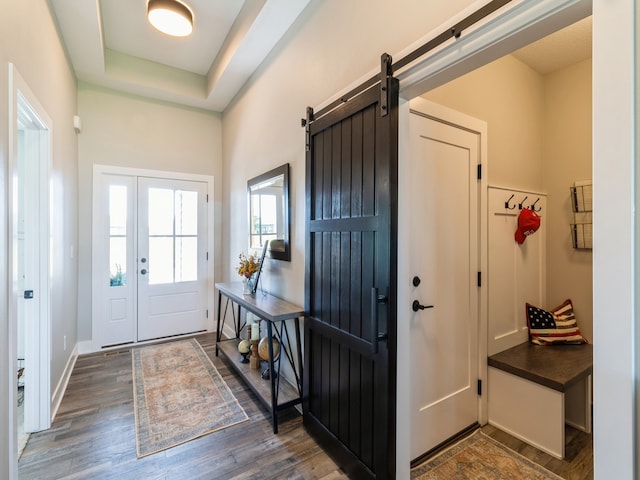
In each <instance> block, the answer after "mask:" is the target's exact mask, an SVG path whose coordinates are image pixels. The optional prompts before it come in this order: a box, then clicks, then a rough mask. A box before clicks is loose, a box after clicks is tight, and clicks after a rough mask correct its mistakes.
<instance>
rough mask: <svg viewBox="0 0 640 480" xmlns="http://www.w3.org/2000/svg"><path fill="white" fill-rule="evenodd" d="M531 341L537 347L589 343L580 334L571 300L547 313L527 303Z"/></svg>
mask: <svg viewBox="0 0 640 480" xmlns="http://www.w3.org/2000/svg"><path fill="white" fill-rule="evenodd" d="M527 326H528V327H529V340H531V343H535V344H536V345H558V344H581V343H589V342H587V340H586V339H585V338H584V337H583V336H582V335H581V334H580V329H579V328H578V323H577V322H576V317H575V315H574V314H573V304H572V303H571V300H565V301H564V302H563V303H562V305H559V306H557V307H556V308H554V309H552V310H551V311H549V312H547V311H546V310H543V309H541V308H538V307H536V306H533V305H530V304H528V303H527Z"/></svg>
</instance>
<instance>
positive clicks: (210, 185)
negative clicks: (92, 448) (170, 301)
mask: <svg viewBox="0 0 640 480" xmlns="http://www.w3.org/2000/svg"><path fill="white" fill-rule="evenodd" d="M105 174H107V175H123V176H130V177H147V178H165V179H172V180H186V181H192V182H202V183H205V184H206V185H207V196H208V201H207V207H206V209H207V210H206V217H207V240H206V245H207V251H208V252H209V261H208V263H207V310H208V312H209V317H208V319H207V331H208V332H212V331H214V330H215V323H214V318H215V315H216V311H215V302H214V295H213V292H214V289H215V279H214V257H215V245H214V239H215V236H214V213H215V208H214V203H215V202H214V198H215V197H214V177H213V176H212V175H202V174H196V173H184V172H170V171H163V170H149V169H141V168H129V167H118V166H112V165H99V164H95V165H94V166H93V198H94V200H93V205H92V232H96V231H99V229H98V228H97V227H98V226H97V224H96V222H97V221H98V215H97V206H96V203H97V202H96V201H95V198H96V195H97V194H98V192H99V191H100V181H99V180H100V177H101V176H102V175H105ZM97 241H98V239H97V237H96V236H95V235H92V240H91V252H92V254H91V258H92V260H91V261H92V272H95V271H96V269H97V268H98V267H97V263H96V262H97V259H96V257H95V255H94V254H93V252H95V251H96V249H97ZM92 282H93V279H92ZM97 295H98V293H97V291H96V289H95V288H92V294H91V299H92V301H91V311H92V315H91V316H92V321H91V326H92V339H91V341H90V342H91V347H90V348H89V349H88V352H97V351H101V350H105V349H103V348H102V346H101V345H100V344H99V336H98V335H96V332H99V331H100V330H99V329H100V325H99V322H98V319H99V317H100V316H99V315H98V308H99V304H100V301H99V298H98V297H97ZM143 343H144V342H139V343H134V344H132V345H141V344H143ZM128 346H130V345H129V344H128ZM81 348H82V352H83V353H87V352H85V350H87V348H88V346H87V342H82V346H81ZM114 348H118V347H114ZM119 348H124V347H123V346H120V347H119Z"/></svg>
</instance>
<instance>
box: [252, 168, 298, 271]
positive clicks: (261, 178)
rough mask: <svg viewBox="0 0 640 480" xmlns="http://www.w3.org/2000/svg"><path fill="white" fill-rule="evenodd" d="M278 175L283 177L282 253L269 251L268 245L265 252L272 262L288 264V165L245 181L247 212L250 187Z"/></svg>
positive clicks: (289, 228)
mask: <svg viewBox="0 0 640 480" xmlns="http://www.w3.org/2000/svg"><path fill="white" fill-rule="evenodd" d="M278 175H283V181H282V185H283V192H282V193H283V195H282V196H283V203H284V205H283V208H284V211H283V212H282V213H283V216H282V218H283V222H284V230H283V233H284V239H283V240H284V251H279V250H272V249H271V245H269V248H268V249H267V251H268V252H269V257H270V258H272V259H274V260H283V261H286V262H290V261H291V244H290V242H291V240H290V239H291V221H290V218H291V215H290V213H291V204H290V201H289V164H288V163H285V164H284V165H281V166H279V167H277V168H274V169H273V170H269V171H268V172H266V173H263V174H262V175H258V176H257V177H254V178H252V179H250V180H248V181H247V201H248V204H247V206H248V212H251V187H252V186H253V185H258V184H260V183H263V182H265V181H267V180H268V179H270V178H273V177H277V176H278ZM249 235H251V215H250V214H249ZM269 243H270V242H269Z"/></svg>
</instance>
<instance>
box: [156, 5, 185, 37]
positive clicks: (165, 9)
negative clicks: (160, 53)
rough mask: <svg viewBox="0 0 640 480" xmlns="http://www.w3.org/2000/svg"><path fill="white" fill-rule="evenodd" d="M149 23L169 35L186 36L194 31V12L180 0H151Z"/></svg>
mask: <svg viewBox="0 0 640 480" xmlns="http://www.w3.org/2000/svg"><path fill="white" fill-rule="evenodd" d="M147 18H149V23H151V25H153V26H154V27H155V28H157V29H158V30H160V31H161V32H163V33H166V34H167V35H172V36H174V37H186V36H187V35H191V32H192V31H193V13H191V10H189V8H188V7H187V6H186V5H185V4H183V3H180V2H179V1H178V0H149V3H148V4H147Z"/></svg>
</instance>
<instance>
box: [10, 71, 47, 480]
mask: <svg viewBox="0 0 640 480" xmlns="http://www.w3.org/2000/svg"><path fill="white" fill-rule="evenodd" d="M8 96H9V98H8V104H9V108H8V128H9V135H8V137H9V138H8V140H9V160H8V173H9V175H8V178H9V181H8V188H7V190H8V195H7V198H8V209H7V211H8V212H11V213H10V214H9V215H10V217H9V219H8V220H9V222H8V224H9V225H8V226H9V228H8V243H9V245H8V252H11V253H10V255H11V258H10V259H9V261H8V265H7V267H8V268H7V275H8V284H9V298H8V304H9V320H8V323H9V328H8V337H9V340H8V346H9V348H8V349H7V352H6V353H7V355H8V357H9V358H8V363H7V364H8V365H9V367H10V369H11V371H12V372H16V371H17V367H16V357H17V356H16V352H17V311H18V310H17V296H18V294H19V292H18V286H19V284H18V279H17V269H18V266H17V258H16V252H17V246H18V218H17V211H18V208H17V207H18V199H17V198H16V194H17V192H16V188H17V181H18V180H17V179H18V141H17V137H18V128H17V122H18V104H19V102H20V97H22V98H23V99H24V101H25V102H26V103H27V104H28V107H29V108H30V109H31V110H32V113H33V114H34V116H37V118H38V121H39V123H40V124H41V125H40V126H41V128H42V131H43V132H46V133H45V134H43V135H41V137H42V139H41V140H42V142H43V143H44V144H41V150H40V152H39V153H38V157H39V158H40V159H42V158H44V159H45V161H44V162H41V163H40V164H39V169H40V170H39V181H40V185H39V189H40V192H41V193H42V195H40V205H39V207H40V208H39V212H40V215H39V222H40V224H39V236H40V242H39V243H40V244H39V245H38V250H39V258H40V261H39V267H38V268H39V271H38V276H39V279H38V285H37V289H38V298H37V299H35V300H37V306H38V309H39V314H38V315H37V316H38V319H37V322H38V323H37V325H31V326H29V329H30V330H31V331H32V332H37V333H38V334H37V336H35V337H27V339H28V340H29V341H27V342H26V347H25V358H26V359H28V361H31V362H32V363H35V364H37V365H38V367H37V369H34V370H32V371H31V372H30V373H29V375H30V376H31V378H32V379H33V378H34V377H35V381H33V382H32V384H31V391H30V392H26V395H25V430H27V431H36V430H44V429H47V428H49V427H50V425H51V397H50V392H51V379H50V377H51V365H50V361H51V291H50V288H51V285H50V277H51V271H50V255H51V225H50V222H51V205H52V203H51V194H52V192H51V186H50V175H51V169H52V148H51V139H52V137H53V121H52V120H51V117H49V115H48V114H47V112H46V110H45V109H44V108H43V107H42V105H41V104H40V102H39V101H38V99H37V97H36V96H35V95H34V93H33V92H32V91H31V89H30V88H29V86H28V84H27V83H26V82H25V80H24V79H23V78H22V76H21V75H20V73H19V72H18V70H17V69H16V67H15V66H14V65H13V64H12V63H9V64H8ZM29 359H30V360H29ZM36 370H37V371H36ZM8 379H9V385H8V388H7V391H8V400H9V402H8V405H9V412H8V418H9V425H10V426H11V429H10V432H9V441H8V446H9V451H10V462H11V464H10V466H9V475H10V478H13V477H17V443H16V439H17V411H16V395H17V392H16V386H15V376H14V375H13V374H10V375H8ZM25 388H26V386H25ZM27 422H29V424H27Z"/></svg>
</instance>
